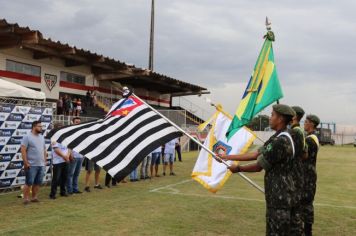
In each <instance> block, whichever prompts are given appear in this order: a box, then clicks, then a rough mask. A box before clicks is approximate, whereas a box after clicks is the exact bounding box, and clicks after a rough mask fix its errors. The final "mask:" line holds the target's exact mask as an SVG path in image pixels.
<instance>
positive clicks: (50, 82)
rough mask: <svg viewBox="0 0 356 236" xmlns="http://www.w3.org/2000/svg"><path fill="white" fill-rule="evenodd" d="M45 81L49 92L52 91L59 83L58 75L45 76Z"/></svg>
mask: <svg viewBox="0 0 356 236" xmlns="http://www.w3.org/2000/svg"><path fill="white" fill-rule="evenodd" d="M44 79H45V82H46V85H47V88H48V89H49V91H52V89H53V88H54V86H56V83H57V75H50V74H45V75H44Z"/></svg>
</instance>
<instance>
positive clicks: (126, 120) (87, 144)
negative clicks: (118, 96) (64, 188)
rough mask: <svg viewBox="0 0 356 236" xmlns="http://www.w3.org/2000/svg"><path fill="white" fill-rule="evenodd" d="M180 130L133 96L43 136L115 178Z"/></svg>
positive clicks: (131, 168)
mask: <svg viewBox="0 0 356 236" xmlns="http://www.w3.org/2000/svg"><path fill="white" fill-rule="evenodd" d="M181 135H182V133H181V132H180V131H178V130H177V129H176V128H175V127H173V126H172V125H171V124H169V123H168V122H167V121H166V120H164V119H163V118H162V117H161V116H159V115H158V114H156V113H155V112H154V111H153V110H152V109H150V108H149V107H148V106H147V105H145V104H143V103H142V102H141V101H140V100H139V99H137V98H136V97H134V96H129V97H128V98H123V99H122V100H120V101H119V102H117V103H115V104H114V105H113V107H112V108H111V110H110V112H109V113H108V115H107V116H106V117H105V118H104V119H101V120H97V121H93V122H87V123H82V124H79V125H73V126H66V127H63V128H61V129H58V130H53V131H51V132H50V133H49V134H48V135H47V137H48V138H50V139H51V140H52V141H56V142H59V143H61V144H63V145H65V146H67V147H68V148H70V149H72V150H74V151H76V152H79V153H80V154H82V155H83V156H85V157H87V158H88V159H90V160H93V161H95V162H96V163H97V164H98V165H99V166H100V167H102V168H104V170H105V171H107V172H108V173H109V174H110V175H111V176H113V177H115V178H116V179H117V180H118V181H120V180H122V179H123V178H125V177H126V176H127V175H129V174H130V173H131V171H132V170H134V169H135V168H136V167H137V166H138V165H139V164H140V163H141V161H142V160H143V159H144V158H145V157H146V156H147V155H148V154H149V153H151V152H152V151H153V150H155V149H156V148H158V147H159V146H160V145H163V144H165V143H166V142H168V141H170V140H172V139H174V138H177V137H179V136H181Z"/></svg>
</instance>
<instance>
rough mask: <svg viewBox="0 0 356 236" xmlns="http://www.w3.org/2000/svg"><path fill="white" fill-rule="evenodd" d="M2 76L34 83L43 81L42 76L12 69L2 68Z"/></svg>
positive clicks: (0, 71)
mask: <svg viewBox="0 0 356 236" xmlns="http://www.w3.org/2000/svg"><path fill="white" fill-rule="evenodd" d="M0 76H3V77H6V78H10V79H18V80H24V81H29V82H34V83H41V77H38V76H32V75H26V74H22V73H17V72H12V71H6V70H0Z"/></svg>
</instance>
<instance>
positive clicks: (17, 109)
mask: <svg viewBox="0 0 356 236" xmlns="http://www.w3.org/2000/svg"><path fill="white" fill-rule="evenodd" d="M30 109H31V107H25V106H15V109H13V111H12V113H19V114H23V115H26V114H28V112H29V111H30Z"/></svg>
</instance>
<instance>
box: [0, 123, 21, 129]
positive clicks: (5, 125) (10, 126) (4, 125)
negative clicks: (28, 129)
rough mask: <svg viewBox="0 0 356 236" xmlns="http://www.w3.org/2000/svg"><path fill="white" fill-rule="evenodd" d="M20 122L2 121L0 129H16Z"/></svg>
mask: <svg viewBox="0 0 356 236" xmlns="http://www.w3.org/2000/svg"><path fill="white" fill-rule="evenodd" d="M20 123H21V121H4V122H3V123H2V124H1V127H0V128H1V129H17V127H18V126H19V125H20Z"/></svg>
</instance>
